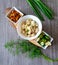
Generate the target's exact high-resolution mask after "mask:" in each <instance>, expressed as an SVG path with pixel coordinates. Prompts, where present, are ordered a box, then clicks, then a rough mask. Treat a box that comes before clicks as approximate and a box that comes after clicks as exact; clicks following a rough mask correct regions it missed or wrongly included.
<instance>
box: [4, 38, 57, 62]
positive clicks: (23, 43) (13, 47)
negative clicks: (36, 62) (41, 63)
mask: <svg viewBox="0 0 58 65" xmlns="http://www.w3.org/2000/svg"><path fill="white" fill-rule="evenodd" d="M5 48H7V49H8V50H9V51H10V52H12V53H13V54H15V55H18V54H19V53H20V52H21V53H26V54H27V55H28V56H29V57H30V58H36V57H37V58H39V57H43V58H44V59H45V60H47V61H50V62H54V61H58V59H55V60H53V59H51V58H49V57H48V56H46V55H45V54H43V52H42V51H41V49H40V48H38V47H37V46H35V45H33V44H32V43H30V42H29V41H27V40H20V39H19V40H17V41H14V40H13V41H10V42H7V43H6V44H5Z"/></svg>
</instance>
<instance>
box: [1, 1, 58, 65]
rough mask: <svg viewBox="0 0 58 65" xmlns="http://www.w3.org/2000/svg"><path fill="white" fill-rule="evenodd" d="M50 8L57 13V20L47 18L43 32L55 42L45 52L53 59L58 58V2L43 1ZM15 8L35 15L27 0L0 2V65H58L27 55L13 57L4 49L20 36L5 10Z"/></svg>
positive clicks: (57, 63)
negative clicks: (6, 15) (7, 17)
mask: <svg viewBox="0 0 58 65" xmlns="http://www.w3.org/2000/svg"><path fill="white" fill-rule="evenodd" d="M43 2H45V3H46V4H47V5H48V6H49V7H51V8H52V10H54V12H55V14H56V15H55V19H54V20H52V21H49V20H48V19H47V18H45V19H46V21H45V22H43V30H44V31H46V32H47V33H49V34H50V35H51V36H52V37H53V38H54V41H53V43H52V46H51V47H49V48H48V49H47V50H43V52H44V53H45V54H47V55H48V56H50V57H51V58H57V57H58V0H43ZM12 6H15V7H17V8H18V9H20V10H21V11H22V12H23V13H25V14H33V15H35V14H34V12H33V11H32V9H31V8H30V6H29V5H28V4H27V2H26V0H0V65H58V62H51V63H49V62H48V61H46V60H44V59H43V58H40V59H38V58H36V59H33V60H31V59H29V58H27V57H26V56H25V55H23V54H22V55H18V56H13V55H12V54H10V53H9V52H8V51H7V49H5V48H4V44H5V43H6V42H7V41H9V40H11V39H17V38H18V34H17V32H16V31H15V29H13V28H12V27H11V26H10V24H9V22H8V20H7V19H6V18H5V14H4V10H5V8H7V7H12Z"/></svg>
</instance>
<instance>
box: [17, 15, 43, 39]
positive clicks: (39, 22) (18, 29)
mask: <svg viewBox="0 0 58 65" xmlns="http://www.w3.org/2000/svg"><path fill="white" fill-rule="evenodd" d="M29 18H31V19H33V20H35V21H36V22H37V24H38V28H39V31H38V33H37V34H36V35H35V36H33V37H26V36H24V35H23V34H22V33H21V32H20V31H21V22H24V21H25V20H26V19H29ZM41 32H42V23H41V21H40V20H39V19H38V18H37V17H36V16H33V15H26V16H23V17H21V18H20V19H19V20H18V22H17V33H18V35H19V36H20V37H21V38H23V39H25V40H32V39H35V38H37V37H38V36H39V35H40V33H41Z"/></svg>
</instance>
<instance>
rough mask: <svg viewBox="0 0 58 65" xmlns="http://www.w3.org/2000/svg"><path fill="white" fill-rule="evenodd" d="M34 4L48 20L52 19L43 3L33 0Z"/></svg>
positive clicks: (51, 14)
mask: <svg viewBox="0 0 58 65" xmlns="http://www.w3.org/2000/svg"><path fill="white" fill-rule="evenodd" d="M34 2H35V4H36V5H37V6H38V8H39V9H40V10H41V11H42V12H43V13H44V14H45V15H46V16H47V17H48V19H53V13H52V11H51V10H50V9H49V8H48V7H47V6H45V4H44V3H42V2H41V1H40V0H34Z"/></svg>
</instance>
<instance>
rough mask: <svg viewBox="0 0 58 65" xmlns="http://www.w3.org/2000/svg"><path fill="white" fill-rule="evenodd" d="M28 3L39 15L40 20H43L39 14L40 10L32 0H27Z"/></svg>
mask: <svg viewBox="0 0 58 65" xmlns="http://www.w3.org/2000/svg"><path fill="white" fill-rule="evenodd" d="M27 2H28V3H29V5H30V6H31V7H32V9H33V11H34V12H35V14H36V15H37V16H38V17H39V19H40V20H42V21H44V18H43V16H42V15H41V13H40V11H39V10H38V9H37V7H36V4H35V3H34V2H33V1H32V0H27Z"/></svg>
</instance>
